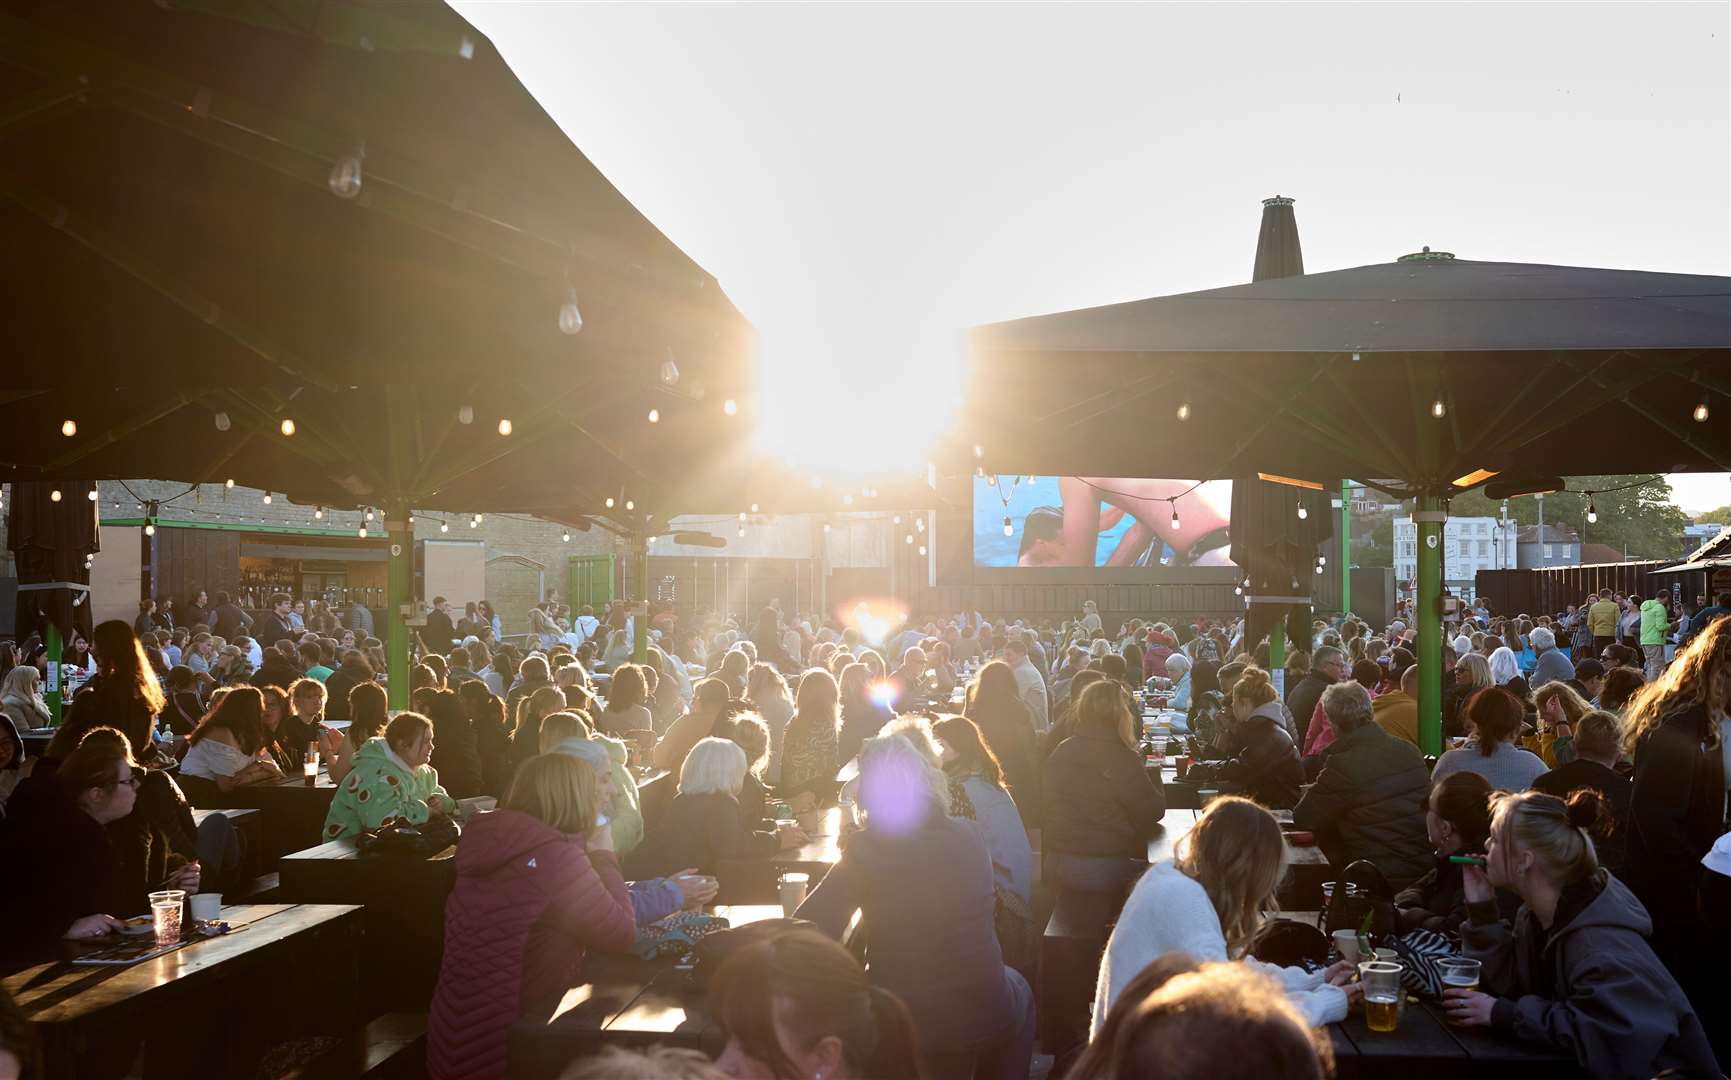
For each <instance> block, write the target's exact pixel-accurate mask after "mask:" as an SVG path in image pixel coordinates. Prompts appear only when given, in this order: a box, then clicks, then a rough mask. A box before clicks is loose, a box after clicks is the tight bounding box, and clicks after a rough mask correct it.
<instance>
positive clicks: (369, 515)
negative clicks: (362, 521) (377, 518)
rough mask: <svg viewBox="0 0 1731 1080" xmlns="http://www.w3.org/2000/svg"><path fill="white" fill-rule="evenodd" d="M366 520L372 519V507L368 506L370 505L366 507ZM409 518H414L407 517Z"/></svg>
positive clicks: (411, 519)
mask: <svg viewBox="0 0 1731 1080" xmlns="http://www.w3.org/2000/svg"><path fill="white" fill-rule="evenodd" d="M367 520H368V521H371V520H373V508H372V507H370V506H369V507H367ZM409 520H410V521H413V520H414V518H410V519H409Z"/></svg>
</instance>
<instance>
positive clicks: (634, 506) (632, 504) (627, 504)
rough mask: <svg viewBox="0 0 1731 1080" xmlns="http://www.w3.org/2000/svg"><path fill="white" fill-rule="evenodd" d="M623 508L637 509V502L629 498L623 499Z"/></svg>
mask: <svg viewBox="0 0 1731 1080" xmlns="http://www.w3.org/2000/svg"><path fill="white" fill-rule="evenodd" d="M625 509H627V510H635V509H637V504H636V503H635V502H632V501H631V500H630V499H626V500H625Z"/></svg>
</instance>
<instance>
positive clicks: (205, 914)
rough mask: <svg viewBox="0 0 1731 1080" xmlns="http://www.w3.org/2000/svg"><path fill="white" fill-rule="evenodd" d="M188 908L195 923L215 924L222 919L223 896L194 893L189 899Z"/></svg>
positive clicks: (211, 893)
mask: <svg viewBox="0 0 1731 1080" xmlns="http://www.w3.org/2000/svg"><path fill="white" fill-rule="evenodd" d="M186 906H187V911H188V912H189V913H190V914H191V917H192V921H193V922H195V923H198V922H215V921H216V920H217V919H219V918H221V917H222V894H221V893H214V892H201V893H193V894H192V895H191V896H190V897H188V898H187V901H186Z"/></svg>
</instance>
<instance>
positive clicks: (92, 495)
mask: <svg viewBox="0 0 1731 1080" xmlns="http://www.w3.org/2000/svg"><path fill="white" fill-rule="evenodd" d="M84 497H85V498H86V499H89V500H90V501H91V502H95V501H96V489H95V488H91V489H90V491H89V493H88V494H86V495H85V496H84Z"/></svg>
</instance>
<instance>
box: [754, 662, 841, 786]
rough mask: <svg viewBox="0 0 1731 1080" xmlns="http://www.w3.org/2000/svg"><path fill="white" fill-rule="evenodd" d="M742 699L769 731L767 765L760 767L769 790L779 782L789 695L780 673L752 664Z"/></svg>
mask: <svg viewBox="0 0 1731 1080" xmlns="http://www.w3.org/2000/svg"><path fill="white" fill-rule="evenodd" d="M817 666H820V667H821V666H822V665H817ZM745 698H746V700H747V701H748V702H750V704H751V707H752V708H753V709H755V710H757V715H758V716H760V717H762V718H763V723H764V726H765V727H767V728H769V763H768V764H767V765H765V766H764V770H763V778H764V780H765V781H766V782H767V783H768V784H770V786H772V787H773V786H774V785H776V784H779V783H781V747H782V740H783V739H784V738H785V737H786V735H787V724H788V721H790V720H792V719H793V695H792V694H791V693H789V692H788V689H787V680H786V679H784V678H782V677H781V672H779V671H777V670H775V668H774V667H772V666H770V665H769V664H753V665H752V666H751V673H750V675H749V676H748V677H747V678H746V683H745Z"/></svg>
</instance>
